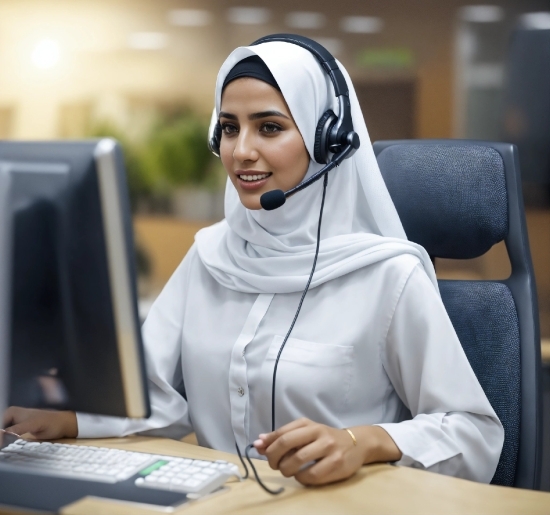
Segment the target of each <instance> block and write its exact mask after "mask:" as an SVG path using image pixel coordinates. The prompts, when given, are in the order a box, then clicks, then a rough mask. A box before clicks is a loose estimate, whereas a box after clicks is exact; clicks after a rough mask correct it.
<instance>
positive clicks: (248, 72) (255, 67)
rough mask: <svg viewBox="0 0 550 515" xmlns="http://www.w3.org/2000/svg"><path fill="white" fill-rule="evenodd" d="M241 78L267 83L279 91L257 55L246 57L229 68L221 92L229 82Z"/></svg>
mask: <svg viewBox="0 0 550 515" xmlns="http://www.w3.org/2000/svg"><path fill="white" fill-rule="evenodd" d="M241 77H252V78H253V79H258V80H261V81H264V82H267V84H269V85H270V86H273V87H274V88H275V89H277V90H278V91H281V88H280V87H279V85H278V84H277V81H276V80H275V77H273V74H272V73H271V71H270V70H269V68H268V67H267V65H266V64H265V63H264V62H263V61H262V60H261V59H260V58H259V57H258V56H257V55H251V56H250V57H246V58H245V59H243V60H242V61H239V62H238V63H237V64H236V65H235V66H233V68H231V71H230V72H229V73H228V74H227V76H226V77H225V80H224V81H223V86H222V91H223V89H224V88H225V86H227V85H228V84H229V83H230V82H231V81H233V80H235V79H240V78H241Z"/></svg>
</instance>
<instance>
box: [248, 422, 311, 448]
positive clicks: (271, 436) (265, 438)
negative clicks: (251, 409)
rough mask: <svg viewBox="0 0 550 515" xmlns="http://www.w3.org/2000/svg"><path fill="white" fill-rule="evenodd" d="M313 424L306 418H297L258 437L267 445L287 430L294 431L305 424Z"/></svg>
mask: <svg viewBox="0 0 550 515" xmlns="http://www.w3.org/2000/svg"><path fill="white" fill-rule="evenodd" d="M310 424H313V422H312V421H311V420H309V419H307V418H298V419H296V420H293V421H292V422H290V423H288V424H285V425H284V426H282V427H280V428H279V429H277V430H275V431H272V432H271V433H266V434H261V435H259V437H258V438H259V439H261V440H263V442H264V444H265V445H266V446H267V447H269V446H270V445H271V444H272V443H273V442H274V441H275V440H277V438H279V437H280V436H282V435H284V434H285V433H288V432H289V431H294V430H295V429H298V428H300V427H305V426H307V425H310Z"/></svg>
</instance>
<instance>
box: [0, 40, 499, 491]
mask: <svg viewBox="0 0 550 515" xmlns="http://www.w3.org/2000/svg"><path fill="white" fill-rule="evenodd" d="M342 71H343V73H344V76H345V79H346V81H347V84H348V87H349V88H350V101H351V113H352V118H353V124H354V130H355V131H356V132H357V133H358V134H359V138H360V141H361V147H360V148H359V150H358V151H357V152H356V153H355V155H353V157H351V158H349V159H346V160H345V161H344V162H343V164H342V165H341V166H340V167H339V168H338V169H336V170H334V171H332V172H330V174H329V178H328V187H327V190H326V201H325V206H324V213H325V214H324V218H323V222H322V228H321V244H320V250H319V256H318V261H317V266H316V270H315V274H314V276H313V280H312V283H311V289H310V291H309V293H308V294H307V296H306V298H305V301H304V304H303V307H302V310H301V312H300V315H299V318H298V319H297V322H296V325H295V326H294V328H293V331H292V334H291V337H290V339H289V340H288V341H287V343H286V347H285V348H284V351H283V352H282V354H281V361H280V363H279V367H278V372H277V384H276V394H275V401H276V409H275V412H276V426H277V428H278V429H277V430H276V431H274V432H269V430H270V427H271V385H272V373H273V367H274V363H275V357H276V355H277V353H278V352H279V349H280V347H281V343H282V341H283V337H284V335H285V334H286V333H287V330H288V328H289V326H290V323H291V321H292V319H293V318H294V315H295V312H296V308H297V306H298V303H299V300H300V297H301V294H302V291H303V289H304V287H305V285H306V282H307V280H308V276H309V273H310V270H311V267H312V263H313V258H314V255H315V248H316V234H317V228H318V223H319V210H320V205H321V197H322V190H323V185H322V181H318V182H317V183H315V184H314V185H312V186H311V187H309V188H307V189H306V190H304V191H302V192H300V193H298V194H296V195H295V196H293V197H291V198H289V200H288V201H287V203H286V204H285V205H284V206H283V207H281V208H280V209H277V210H275V211H265V210H262V209H261V206H260V197H261V195H262V194H263V193H265V192H267V191H271V190H274V189H281V190H283V191H286V190H288V189H290V188H292V187H294V186H296V185H297V184H299V183H300V182H301V181H302V180H303V179H304V178H307V177H310V176H311V175H312V174H313V173H315V172H316V171H317V170H319V169H320V167H321V165H319V164H317V163H316V162H315V161H314V160H313V159H312V158H311V156H312V155H313V154H314V152H313V150H314V149H313V146H314V139H315V131H316V127H317V122H318V120H319V118H320V117H321V116H322V114H323V113H324V112H325V111H327V109H332V110H333V111H335V112H337V109H338V106H337V103H336V97H335V95H334V91H333V88H332V84H331V82H330V80H329V78H328V76H327V75H326V74H325V72H324V71H323V70H322V68H321V67H320V66H319V64H318V62H317V61H316V60H315V58H314V57H313V56H312V54H311V53H310V52H309V51H307V50H305V49H303V48H301V47H298V46H296V45H293V44H289V43H283V42H270V43H264V44H260V45H257V46H251V47H244V48H238V49H236V50H235V51H234V52H233V53H232V54H231V55H230V56H229V57H228V59H227V60H226V62H225V63H224V64H223V66H222V68H221V70H220V73H219V75H218V80H217V85H216V117H217V119H219V123H220V124H221V128H222V135H221V142H220V156H221V159H222V163H223V165H224V167H225V169H226V171H227V173H228V176H229V180H228V183H227V188H226V197H225V213H226V219H225V220H224V221H222V222H220V223H219V224H216V225H214V226H212V227H209V228H207V229H204V230H202V231H200V232H199V233H198V234H197V236H196V243H195V245H194V246H193V247H192V249H191V250H190V251H189V253H188V254H187V256H186V257H185V259H184V260H183V262H182V264H181V265H180V266H179V268H178V269H177V270H176V272H175V273H174V275H173V276H172V278H171V279H170V281H169V282H168V284H167V285H166V287H165V289H164V290H163V292H162V293H161V295H160V296H159V298H158V300H157V301H156V302H155V304H154V306H153V307H152V309H151V312H150V314H149V317H148V318H147V321H146V322H145V324H144V327H143V335H144V341H145V346H146V353H147V359H148V374H149V379H150V393H151V403H152V416H151V417H150V418H149V419H147V420H129V419H118V418H110V417H97V416H92V415H85V414H77V415H76V416H75V414H74V413H70V412H63V413H51V412H50V413H44V412H37V411H32V410H22V409H18V408H11V409H10V410H9V412H8V416H7V418H8V422H9V424H10V425H12V427H10V428H9V429H10V430H11V431H14V432H16V433H22V432H27V431H29V432H32V433H34V434H35V435H37V436H38V437H40V438H55V437H61V436H76V435H77V434H78V436H79V437H82V438H86V437H103V436H122V435H127V434H131V433H136V432H147V433H148V434H157V435H163V436H171V437H174V438H181V437H182V436H184V435H185V434H187V433H190V432H192V431H195V433H196V435H197V438H198V441H199V443H200V444H201V445H204V446H208V447H212V448H216V449H220V450H224V451H228V452H234V449H235V442H236V443H237V445H238V446H239V447H240V448H241V449H244V447H245V446H246V445H247V444H248V443H249V442H251V441H254V446H255V448H256V450H257V452H258V453H259V454H261V455H263V456H265V457H266V458H267V459H268V461H269V464H270V465H271V467H273V468H274V469H279V470H280V471H281V472H282V473H283V474H284V475H285V476H294V477H295V478H296V479H297V480H298V481H300V482H302V483H303V484H324V483H329V482H333V481H337V480H341V479H345V478H347V477H350V476H351V475H353V474H354V473H355V472H356V471H357V470H358V469H359V467H361V466H362V465H363V464H365V463H373V462H379V461H392V462H397V463H398V464H402V465H409V466H413V467H419V468H425V469H428V470H431V471H436V472H440V473H444V474H449V475H454V476H458V477H464V478H469V479H473V480H477V481H483V482H489V481H490V480H491V478H492V476H493V474H494V471H495V469H496V466H497V463H498V459H499V455H500V451H501V448H502V443H503V429H502V426H501V424H500V422H499V420H498V418H497V417H496V415H495V413H494V411H493V410H492V408H491V406H490V404H489V402H488V400H487V398H486V397H485V395H484V393H483V390H482V388H481V387H480V385H479V383H478V381H477V379H476V377H475V375H474V373H473V371H472V369H471V367H470V366H469V363H468V361H467V359H466V356H465V354H464V352H463V351H462V347H461V346H460V343H459V341H458V339H457V336H456V334H455V332H454V330H453V327H452V325H451V322H450V320H449V318H448V316H447V314H446V312H445V309H444V307H443V304H442V302H441V299H440V297H439V294H438V290H437V282H436V280H435V274H434V270H433V267H432V265H431V263H430V261H429V258H428V256H427V255H426V253H425V251H424V250H423V249H422V248H420V247H419V246H417V245H415V244H413V243H410V242H408V241H406V236H405V234H404V231H403V228H402V226H401V223H400V221H399V218H398V216H397V213H396V211H395V208H394V206H393V203H392V202H391V199H390V196H389V194H388V192H387V190H386V188H385V185H384V182H383V180H382V177H381V175H380V172H379V169H378V166H377V163H376V160H375V158H374V154H373V151H372V147H371V145H370V141H369V137H368V133H367V129H366V127H365V123H364V120H363V117H362V114H361V110H360V108H359V104H358V101H357V97H356V95H355V92H354V90H353V88H352V87H351V81H350V79H349V76H348V75H347V73H346V72H345V70H344V69H343V68H342ZM183 378H184V379H185V386H186V394H187V400H185V399H183V398H182V397H181V396H180V395H179V394H178V393H177V392H176V390H175V387H176V386H177V385H178V384H179V383H180V382H181V380H182V379H183ZM312 462H314V463H313V465H311V463H312ZM306 465H310V466H306Z"/></svg>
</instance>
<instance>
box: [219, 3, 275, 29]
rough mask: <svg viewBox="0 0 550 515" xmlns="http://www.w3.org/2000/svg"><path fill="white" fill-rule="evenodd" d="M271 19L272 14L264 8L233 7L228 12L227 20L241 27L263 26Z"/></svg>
mask: <svg viewBox="0 0 550 515" xmlns="http://www.w3.org/2000/svg"><path fill="white" fill-rule="evenodd" d="M270 18H271V12H270V11H269V9H264V8H263V7H232V8H230V9H228V10H227V19H228V20H229V21H230V22H231V23H238V24H241V25H261V24H263V23H267V22H268V21H269V19H270Z"/></svg>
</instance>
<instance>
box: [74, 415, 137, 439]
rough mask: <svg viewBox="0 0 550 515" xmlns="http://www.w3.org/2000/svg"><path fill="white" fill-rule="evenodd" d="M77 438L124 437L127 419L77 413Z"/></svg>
mask: <svg viewBox="0 0 550 515" xmlns="http://www.w3.org/2000/svg"><path fill="white" fill-rule="evenodd" d="M76 423H77V425H78V435H77V438H108V437H118V436H123V435H124V432H125V431H124V429H125V426H126V424H127V419H126V418H122V417H107V416H102V415H90V414H89V413H78V412H77V413H76Z"/></svg>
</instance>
